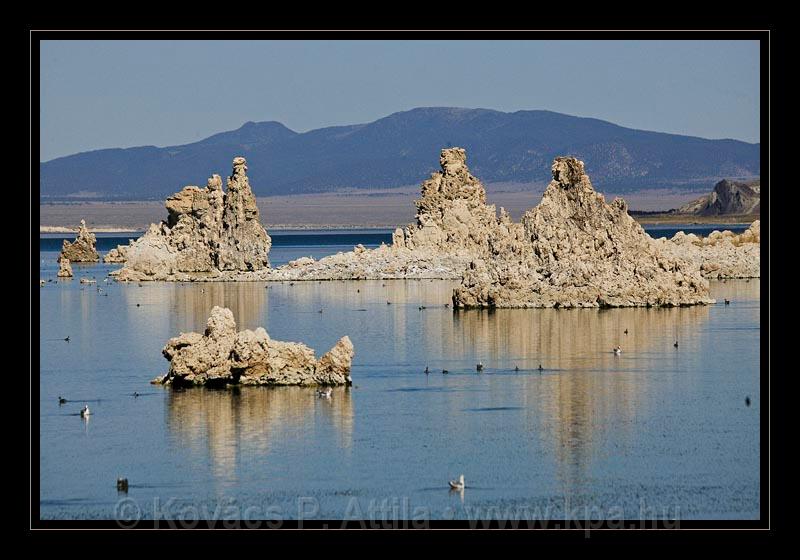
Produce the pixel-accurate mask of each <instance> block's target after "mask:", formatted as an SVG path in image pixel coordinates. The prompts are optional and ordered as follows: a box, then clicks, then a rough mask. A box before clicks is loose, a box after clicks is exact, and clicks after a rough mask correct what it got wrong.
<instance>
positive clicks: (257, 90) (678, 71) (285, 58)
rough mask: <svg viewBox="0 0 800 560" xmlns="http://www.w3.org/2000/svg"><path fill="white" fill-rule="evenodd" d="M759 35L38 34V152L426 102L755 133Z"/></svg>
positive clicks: (349, 117) (310, 120) (360, 118)
mask: <svg viewBox="0 0 800 560" xmlns="http://www.w3.org/2000/svg"><path fill="white" fill-rule="evenodd" d="M759 72H760V63H759V44H758V42H756V41H44V42H43V43H42V48H41V66H40V78H41V96H40V110H41V143H40V150H41V153H40V160H41V161H47V160H49V159H53V158H55V157H60V156H64V155H69V154H73V153H76V152H81V151H87V150H94V149H100V148H110V147H130V146H140V145H156V146H168V145H173V144H183V143H189V142H193V141H196V140H199V139H201V138H204V137H206V136H210V135H211V134H214V133H216V132H221V131H224V130H232V129H235V128H238V127H239V126H241V125H242V124H243V123H245V122H247V121H267V120H276V121H280V122H282V123H283V124H285V125H286V126H288V127H289V128H291V129H293V130H296V131H298V132H303V131H306V130H311V129H314V128H320V127H324V126H332V125H341V124H354V123H361V122H369V121H373V120H375V119H378V118H381V117H383V116H386V115H388V114H390V113H394V112H396V111H403V110H407V109H412V108H414V107H421V106H453V107H482V108H489V109H497V110H500V111H517V110H521V109H547V110H551V111H557V112H560V113H567V114H570V115H578V116H584V117H596V118H600V119H604V120H608V121H611V122H614V123H616V124H620V125H623V126H629V127H632V128H640V129H646V130H656V131H660V132H671V133H676V134H688V135H693V136H702V137H704V138H735V139H738V140H744V141H747V142H759V141H760V135H759V133H760V120H759V112H760V96H759Z"/></svg>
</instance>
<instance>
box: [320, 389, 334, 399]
mask: <svg viewBox="0 0 800 560" xmlns="http://www.w3.org/2000/svg"><path fill="white" fill-rule="evenodd" d="M332 394H333V388H331V387H328V388H327V389H325V390H324V391H317V396H318V397H319V398H321V399H329V398H331V395H332Z"/></svg>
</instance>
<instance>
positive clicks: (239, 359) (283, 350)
mask: <svg viewBox="0 0 800 560" xmlns="http://www.w3.org/2000/svg"><path fill="white" fill-rule="evenodd" d="M162 353H163V354H164V357H165V358H166V359H167V360H169V362H170V366H169V371H168V372H167V373H166V375H164V376H163V377H159V378H156V379H154V380H153V383H156V384H165V385H176V386H186V385H234V384H239V385H349V384H350V368H351V366H352V362H353V354H354V350H353V343H352V342H350V339H349V338H348V337H347V336H343V337H342V338H341V339H339V341H338V342H337V343H336V344H335V345H334V346H333V348H331V349H330V350H329V351H328V353H327V354H325V355H323V356H322V357H321V358H320V359H319V360H317V359H316V358H315V357H314V350H312V349H311V348H309V347H308V346H306V345H305V344H301V343H297V342H281V341H277V340H273V339H271V338H270V337H269V335H268V334H267V331H265V330H264V329H263V328H261V327H259V328H257V329H256V330H255V331H251V330H243V331H239V332H237V331H236V321H235V320H234V317H233V312H232V311H231V310H230V309H227V308H223V307H216V306H215V307H214V308H213V309H212V310H211V316H210V317H209V318H208V322H207V323H206V330H205V332H204V333H202V334H201V333H197V332H190V333H181V334H180V336H177V337H175V338H172V339H170V340H169V342H167V345H166V346H164V349H163V351H162Z"/></svg>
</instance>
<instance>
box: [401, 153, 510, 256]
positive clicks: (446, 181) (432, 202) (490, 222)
mask: <svg viewBox="0 0 800 560" xmlns="http://www.w3.org/2000/svg"><path fill="white" fill-rule="evenodd" d="M439 165H440V166H441V168H442V170H441V171H440V172H436V173H433V174H432V175H431V178H430V179H428V180H427V181H425V182H423V183H422V188H421V189H420V190H421V195H422V196H421V198H420V199H419V200H417V201H416V202H415V204H416V206H417V223H416V224H411V225H409V226H408V227H406V228H405V230H402V229H400V228H398V229H397V230H395V232H394V235H393V239H392V241H393V243H392V245H393V246H394V247H397V248H406V249H411V250H415V249H433V250H437V251H441V252H450V251H457V252H469V253H481V252H483V251H485V250H486V248H487V245H486V242H487V238H486V235H487V232H488V231H490V230H492V229H494V228H495V227H496V226H497V216H496V213H495V208H494V206H487V204H486V190H485V189H484V187H483V185H482V184H481V182H480V181H479V180H478V179H477V178H475V177H474V176H473V175H472V174H471V173H470V172H469V169H468V168H467V154H466V152H465V150H464V149H463V148H448V149H444V150H442V153H441V156H440V157H439Z"/></svg>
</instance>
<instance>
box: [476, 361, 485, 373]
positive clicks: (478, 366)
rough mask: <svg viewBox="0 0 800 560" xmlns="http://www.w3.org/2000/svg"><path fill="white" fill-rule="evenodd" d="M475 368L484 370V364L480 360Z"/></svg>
mask: <svg viewBox="0 0 800 560" xmlns="http://www.w3.org/2000/svg"><path fill="white" fill-rule="evenodd" d="M475 369H476V370H478V371H483V364H482V363H480V362H478V365H477V366H475Z"/></svg>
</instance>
